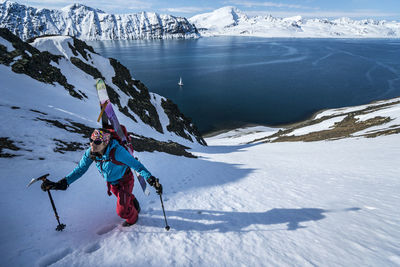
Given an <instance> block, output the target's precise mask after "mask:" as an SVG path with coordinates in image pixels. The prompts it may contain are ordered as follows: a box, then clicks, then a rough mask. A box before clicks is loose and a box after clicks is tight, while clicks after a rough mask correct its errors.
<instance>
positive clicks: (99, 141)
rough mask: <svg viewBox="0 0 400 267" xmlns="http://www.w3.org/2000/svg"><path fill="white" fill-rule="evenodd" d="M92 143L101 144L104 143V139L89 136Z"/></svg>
mask: <svg viewBox="0 0 400 267" xmlns="http://www.w3.org/2000/svg"><path fill="white" fill-rule="evenodd" d="M89 140H90V143H94V144H95V145H100V144H101V143H103V141H101V140H100V139H96V140H93V139H92V138H89Z"/></svg>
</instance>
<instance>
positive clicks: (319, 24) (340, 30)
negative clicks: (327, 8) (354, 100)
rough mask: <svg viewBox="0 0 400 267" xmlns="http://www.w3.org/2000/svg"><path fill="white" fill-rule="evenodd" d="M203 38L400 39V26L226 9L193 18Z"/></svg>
mask: <svg viewBox="0 0 400 267" xmlns="http://www.w3.org/2000/svg"><path fill="white" fill-rule="evenodd" d="M189 21H190V22H191V23H193V24H194V25H195V26H196V27H197V28H198V29H199V31H200V33H201V35H202V36H217V35H240V36H258V37H298V38H400V22H396V21H392V22H390V21H384V20H382V21H376V20H372V19H364V20H359V21H357V20H352V19H349V18H340V19H335V20H328V19H303V18H302V17H301V16H294V17H289V18H276V17H272V16H271V15H268V16H256V17H249V16H247V15H246V14H245V13H243V12H242V11H240V10H238V9H237V8H235V7H223V8H220V9H217V10H214V11H213V12H210V13H204V14H199V15H196V16H193V17H191V18H189Z"/></svg>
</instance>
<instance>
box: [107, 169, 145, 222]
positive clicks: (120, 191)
mask: <svg viewBox="0 0 400 267" xmlns="http://www.w3.org/2000/svg"><path fill="white" fill-rule="evenodd" d="M133 178H134V177H133V174H132V171H131V170H130V169H129V168H128V170H127V171H126V173H125V175H124V177H122V178H121V179H120V180H119V183H118V184H116V185H112V184H110V183H108V189H109V191H110V190H111V192H113V194H114V195H115V196H116V197H117V214H118V216H119V217H121V218H122V219H125V220H126V221H127V222H128V223H131V224H134V223H136V221H137V219H138V212H137V210H136V208H135V206H134V204H133V200H134V199H135V195H134V194H133V193H132V190H133V186H134V179H133ZM109 195H111V193H109Z"/></svg>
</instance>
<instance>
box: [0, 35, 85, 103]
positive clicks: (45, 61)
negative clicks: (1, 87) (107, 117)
mask: <svg viewBox="0 0 400 267" xmlns="http://www.w3.org/2000/svg"><path fill="white" fill-rule="evenodd" d="M0 37H2V38H3V39H5V40H7V41H8V42H10V43H11V44H12V45H13V47H14V50H12V51H8V50H7V48H6V47H5V46H3V45H1V44H0V64H4V65H7V66H10V65H11V68H12V70H13V71H14V72H16V73H23V74H26V75H28V76H30V77H32V78H33V79H35V80H38V81H40V82H45V83H49V84H54V83H59V84H60V85H62V86H63V87H64V88H65V89H66V90H67V91H68V92H69V94H70V95H71V96H73V97H76V98H78V99H82V98H83V97H84V95H82V94H81V93H78V92H77V91H76V90H75V88H74V86H73V85H72V84H69V83H68V81H67V79H66V78H65V76H64V75H63V74H62V73H61V70H60V69H59V68H57V67H54V66H53V65H51V62H52V61H53V62H58V60H59V59H60V58H61V57H60V56H56V55H52V54H50V53H48V52H46V51H45V52H40V51H39V50H38V49H36V48H34V47H32V46H31V45H29V44H28V43H26V42H23V41H22V40H21V39H20V38H19V37H17V36H15V35H14V34H12V33H11V32H10V31H9V30H7V29H4V28H0Z"/></svg>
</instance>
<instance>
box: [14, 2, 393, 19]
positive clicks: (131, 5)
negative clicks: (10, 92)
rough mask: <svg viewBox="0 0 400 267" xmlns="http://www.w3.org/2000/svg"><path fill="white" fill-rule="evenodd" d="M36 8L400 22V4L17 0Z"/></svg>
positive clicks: (187, 15)
mask: <svg viewBox="0 0 400 267" xmlns="http://www.w3.org/2000/svg"><path fill="white" fill-rule="evenodd" d="M14 1H15V2H18V3H20V4H25V5H30V6H34V7H45V8H62V7H64V6H67V5H70V4H72V3H81V4H84V5H87V6H90V7H94V8H98V9H101V10H103V11H105V12H107V13H114V14H121V13H136V12H140V11H149V12H157V13H160V14H171V15H175V16H184V17H191V16H193V15H196V14H200V13H205V12H210V11H212V10H214V9H217V8H220V7H223V6H235V7H237V8H238V9H240V10H242V11H244V12H245V13H247V14H248V15H266V14H271V15H273V16H278V17H288V16H295V15H301V16H303V17H325V18H337V17H343V16H346V17H351V18H355V19H362V18H375V19H387V20H399V21H400V0H277V1H274V0H271V1H260V0H169V1H165V0H164V1H162V0H111V1H110V0H86V1H79V0H77V1H66V0H34V1H23V0H14Z"/></svg>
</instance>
